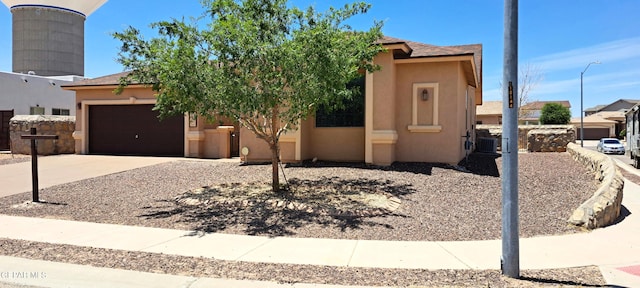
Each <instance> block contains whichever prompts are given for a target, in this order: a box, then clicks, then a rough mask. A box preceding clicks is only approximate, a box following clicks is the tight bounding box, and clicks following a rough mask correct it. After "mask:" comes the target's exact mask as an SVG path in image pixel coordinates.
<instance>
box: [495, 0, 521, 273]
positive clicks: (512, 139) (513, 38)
mask: <svg viewBox="0 0 640 288" xmlns="http://www.w3.org/2000/svg"><path fill="white" fill-rule="evenodd" d="M502 83H505V84H506V85H503V86H504V87H503V88H502V89H506V91H503V93H502V95H504V96H503V101H502V115H503V123H502V257H501V259H500V266H501V270H502V274H503V275H506V276H508V277H511V278H519V277H520V243H519V242H520V239H519V238H518V237H519V235H518V233H519V229H518V105H519V103H518V95H517V94H518V0H505V2H504V63H503V80H502Z"/></svg>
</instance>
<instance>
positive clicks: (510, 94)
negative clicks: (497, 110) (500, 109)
mask: <svg viewBox="0 0 640 288" xmlns="http://www.w3.org/2000/svg"><path fill="white" fill-rule="evenodd" d="M509 108H513V83H511V81H509Z"/></svg>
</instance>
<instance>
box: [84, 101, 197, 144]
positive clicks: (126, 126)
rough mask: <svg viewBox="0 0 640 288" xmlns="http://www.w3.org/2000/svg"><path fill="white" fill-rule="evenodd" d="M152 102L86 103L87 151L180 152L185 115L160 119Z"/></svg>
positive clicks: (182, 142)
mask: <svg viewBox="0 0 640 288" xmlns="http://www.w3.org/2000/svg"><path fill="white" fill-rule="evenodd" d="M152 109H153V105H91V106H89V153H92V154H110V155H142V156H183V155H184V117H181V116H174V117H170V118H166V119H162V120H160V119H159V118H158V112H156V111H153V110H152Z"/></svg>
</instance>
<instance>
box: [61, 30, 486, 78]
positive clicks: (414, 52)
mask: <svg viewBox="0 0 640 288" xmlns="http://www.w3.org/2000/svg"><path fill="white" fill-rule="evenodd" d="M377 43H380V44H383V45H392V44H405V45H407V46H408V47H409V48H410V49H411V51H410V52H409V55H404V57H406V58H423V57H441V56H463V55H472V56H474V62H475V63H474V64H475V66H476V69H477V71H476V73H477V75H478V82H480V83H482V80H481V79H482V44H472V45H457V46H436V45H430V44H424V43H418V42H414V41H409V40H403V39H399V38H393V37H389V36H383V37H382V38H381V39H380V40H379V41H378V42H377ZM128 73H129V72H121V73H117V74H112V75H107V76H102V77H98V78H93V79H88V80H83V81H78V82H74V83H73V84H70V85H65V86H64V87H77V86H110V85H118V84H119V79H120V78H121V77H123V76H126V75H127V74H128ZM134 84H137V83H134Z"/></svg>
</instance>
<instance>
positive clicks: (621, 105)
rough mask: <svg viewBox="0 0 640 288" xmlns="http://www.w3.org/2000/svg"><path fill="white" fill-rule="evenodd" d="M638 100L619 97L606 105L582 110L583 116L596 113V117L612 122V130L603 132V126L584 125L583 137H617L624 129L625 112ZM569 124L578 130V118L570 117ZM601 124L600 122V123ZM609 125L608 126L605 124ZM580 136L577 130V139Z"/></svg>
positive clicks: (591, 138) (592, 138)
mask: <svg viewBox="0 0 640 288" xmlns="http://www.w3.org/2000/svg"><path fill="white" fill-rule="evenodd" d="M639 102H640V100H633V99H620V100H617V101H615V102H613V103H611V104H608V105H597V106H595V107H591V108H588V109H585V110H584V115H585V118H587V117H591V116H593V115H597V117H596V119H604V120H608V121H610V122H608V123H609V124H611V123H613V131H611V132H609V133H608V135H607V136H604V135H606V134H607V133H605V130H604V129H603V127H600V126H598V127H589V126H587V124H585V125H584V129H585V131H584V139H590V140H595V139H600V138H602V137H618V136H620V132H621V131H622V130H623V129H625V126H626V119H625V113H627V111H629V109H631V108H632V107H633V106H634V105H636V104H638V103H639ZM571 124H573V125H575V126H576V127H578V130H580V129H579V128H580V118H576V119H571ZM600 125H602V124H600ZM607 127H609V126H607ZM579 138H580V132H578V139H579Z"/></svg>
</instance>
